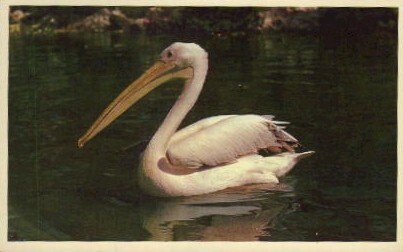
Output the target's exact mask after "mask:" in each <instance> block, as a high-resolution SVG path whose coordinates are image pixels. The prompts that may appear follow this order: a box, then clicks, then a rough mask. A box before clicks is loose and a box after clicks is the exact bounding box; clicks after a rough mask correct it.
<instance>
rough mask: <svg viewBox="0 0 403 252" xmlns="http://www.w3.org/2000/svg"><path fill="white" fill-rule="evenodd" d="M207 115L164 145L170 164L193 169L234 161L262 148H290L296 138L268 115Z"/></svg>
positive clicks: (278, 149) (271, 149)
mask: <svg viewBox="0 0 403 252" xmlns="http://www.w3.org/2000/svg"><path fill="white" fill-rule="evenodd" d="M208 119H209V118H208ZM208 119H204V120H201V121H199V122H197V123H196V124H193V125H191V126H189V127H186V128H184V129H182V130H180V131H178V132H177V133H176V134H175V135H174V136H173V138H172V140H171V141H170V143H169V145H168V149H167V157H168V159H169V160H170V162H171V163H172V164H173V165H175V166H182V167H187V168H193V169H197V168H200V167H203V166H209V167H214V166H218V165H222V164H226V163H232V162H236V160H237V158H239V157H240V156H244V155H248V154H252V153H257V152H258V151H259V150H261V149H266V150H269V151H272V152H273V151H274V152H278V151H281V148H286V149H287V150H289V151H290V150H291V151H292V148H291V147H290V145H289V144H290V143H291V144H295V143H297V142H298V141H297V140H296V139H295V138H294V137H293V136H291V135H290V134H288V133H287V132H285V131H284V130H282V127H279V126H277V125H276V124H275V123H274V121H271V120H269V119H267V117H266V118H265V117H263V116H259V115H231V116H225V117H222V118H219V117H215V119H212V120H210V121H209V120H208ZM205 120H207V121H205ZM199 123H200V125H198V124H199Z"/></svg>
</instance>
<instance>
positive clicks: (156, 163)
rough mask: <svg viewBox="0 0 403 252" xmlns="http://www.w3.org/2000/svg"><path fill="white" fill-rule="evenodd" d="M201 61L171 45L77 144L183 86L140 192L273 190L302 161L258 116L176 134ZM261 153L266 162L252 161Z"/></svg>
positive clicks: (191, 48) (201, 72)
mask: <svg viewBox="0 0 403 252" xmlns="http://www.w3.org/2000/svg"><path fill="white" fill-rule="evenodd" d="M207 70H208V54H207V53H206V51H205V50H204V49H202V48H201V47H200V46H199V45H197V44H194V43H180V42H177V43H174V44H172V45H171V46H169V47H168V48H166V49H165V50H164V51H163V52H162V54H161V59H160V60H158V61H157V62H156V63H155V64H154V65H153V66H152V67H151V68H150V69H148V70H147V71H146V72H145V73H144V74H143V75H142V76H140V77H139V78H138V79H137V80H136V81H134V82H133V83H132V84H130V85H129V86H128V87H127V88H126V89H125V90H124V91H123V92H122V93H121V94H120V95H119V96H118V97H117V98H116V99H115V100H114V101H112V103H111V104H110V105H109V106H108V107H107V108H106V109H105V110H104V111H103V112H102V114H101V115H100V116H99V118H98V119H97V120H96V121H95V122H94V123H93V125H92V126H91V127H90V128H89V129H88V131H87V132H86V133H85V134H84V135H83V136H82V137H81V138H80V139H79V141H78V146H79V147H83V146H84V144H85V143H86V142H87V141H89V140H90V139H91V138H93V137H94V136H95V135H96V134H98V133H99V132H100V131H101V130H103V129H104V128H105V127H106V126H108V125H109V124H110V123H111V122H112V121H113V120H115V119H116V118H117V117H118V116H119V115H121V114H122V113H123V112H124V111H126V110H127V109H128V108H129V107H131V106H132V105H133V104H134V103H136V102H137V101H138V100H140V99H141V98H142V97H144V96H145V95H146V94H147V93H149V92H150V91H152V90H153V89H154V88H156V87H157V86H159V85H161V84H162V83H165V82H167V81H168V80H170V79H173V78H180V79H184V80H185V84H184V88H183V91H182V94H181V95H180V96H179V98H178V99H177V101H176V102H175V104H174V105H173V107H172V108H171V110H170V111H169V113H168V115H167V116H166V118H165V119H164V121H163V123H162V124H161V126H160V127H159V128H158V130H157V132H156V133H155V134H154V136H153V137H152V139H151V141H150V142H149V144H148V146H147V148H146V150H145V151H144V153H143V155H142V158H141V163H140V167H139V169H138V173H139V174H138V175H139V176H138V178H139V181H138V183H139V186H140V187H141V188H142V190H144V192H146V193H147V194H150V195H153V196H160V197H174V196H190V195H198V194H206V193H211V192H215V191H219V190H223V189H225V188H229V187H235V186H241V185H246V184H258V183H279V180H278V178H279V177H281V176H284V175H285V174H287V173H288V172H289V171H290V170H291V169H292V168H293V167H294V165H295V164H296V163H297V162H298V161H299V160H300V159H301V158H303V157H306V156H309V155H311V154H313V151H308V152H303V153H295V151H294V148H295V147H297V146H298V141H297V140H296V139H295V138H294V137H293V136H291V135H290V134H289V133H287V132H286V131H284V127H283V126H280V125H282V124H285V123H286V122H279V121H274V120H273V116H265V115H219V116H213V117H209V118H206V119H202V120H200V121H198V122H196V123H194V124H191V125H189V126H187V127H185V128H183V129H181V130H179V131H178V128H179V126H180V124H181V122H182V120H183V119H184V118H185V116H186V114H187V113H188V112H189V111H190V109H191V108H192V107H193V106H194V104H195V103H196V101H197V98H198V97H199V94H200V92H201V90H202V88H203V84H204V81H205V78H206V75H207ZM261 151H266V152H268V153H272V155H270V156H262V155H260V154H259V153H261Z"/></svg>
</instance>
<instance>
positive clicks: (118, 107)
mask: <svg viewBox="0 0 403 252" xmlns="http://www.w3.org/2000/svg"><path fill="white" fill-rule="evenodd" d="M206 61H207V52H206V51H204V49H203V48H201V47H200V46H199V45H197V44H194V43H181V42H176V43H173V44H172V45H170V46H169V47H167V48H166V49H165V50H164V51H163V52H162V53H161V58H160V59H159V60H157V62H156V63H155V64H154V65H153V66H151V67H150V68H149V69H148V70H147V71H146V72H145V73H144V74H143V75H141V76H140V77H139V78H138V79H137V80H135V81H134V82H133V83H132V84H130V85H129V86H128V87H127V88H126V89H125V90H123V92H122V93H120V94H119V95H118V97H116V98H115V100H113V101H112V103H111V104H110V105H109V106H108V107H107V108H106V109H105V110H104V111H103V112H102V114H101V115H100V116H99V117H98V119H97V120H96V121H95V122H94V123H93V124H92V126H91V127H90V128H89V129H88V130H87V132H86V133H85V134H84V135H83V136H82V137H81V138H80V139H79V140H78V146H79V147H80V148H81V147H83V146H84V144H85V143H86V142H88V141H89V140H90V139H91V138H93V137H94V136H95V135H96V134H98V133H99V132H100V131H101V130H103V129H104V128H105V127H107V126H108V125H109V124H110V123H111V122H113V121H114V120H115V119H116V118H117V117H118V116H120V115H121V114H122V113H123V112H125V111H126V110H127V109H128V108H129V107H131V106H132V105H133V104H135V103H136V102H137V101H139V100H140V99H141V98H142V97H144V96H145V95H146V94H148V93H149V92H151V91H152V90H153V89H155V88H156V87H158V86H159V85H161V84H163V83H165V82H167V81H169V80H171V79H175V78H181V79H189V78H191V77H192V76H193V73H194V71H193V69H194V67H195V66H196V65H197V64H199V63H200V62H206Z"/></svg>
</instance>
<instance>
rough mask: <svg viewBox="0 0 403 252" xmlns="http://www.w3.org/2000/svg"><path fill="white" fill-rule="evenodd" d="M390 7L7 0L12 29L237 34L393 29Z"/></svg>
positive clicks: (394, 18)
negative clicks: (29, 0)
mask: <svg viewBox="0 0 403 252" xmlns="http://www.w3.org/2000/svg"><path fill="white" fill-rule="evenodd" d="M397 12H398V11H397V9H391V8H361V9H360V8H291V7H290V8H230V7H227V8H225V7H204V8H198V7H177V8H163V7H138V8H131V7H90V6H89V7H81V6H80V7H68V6H51V7H33V6H12V7H11V9H10V24H11V27H10V29H11V31H13V32H31V33H47V32H72V31H85V32H88V31H92V32H103V31H120V32H127V33H138V32H141V31H145V32H147V33H150V34H158V33H185V32H186V33H193V34H197V36H200V35H213V36H237V35H238V36H239V35H245V34H251V33H257V32H271V31H288V32H302V33H313V34H318V33H320V34H323V33H325V34H327V33H331V34H338V35H347V36H357V35H362V34H370V33H372V32H381V33H396V32H397Z"/></svg>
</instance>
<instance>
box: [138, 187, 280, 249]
mask: <svg viewBox="0 0 403 252" xmlns="http://www.w3.org/2000/svg"><path fill="white" fill-rule="evenodd" d="M276 187H277V186H271V185H249V186H242V187H238V188H231V189H226V190H224V191H221V192H216V193H213V194H206V195H199V196H193V197H188V198H179V199H167V200H160V201H158V202H157V203H156V204H155V205H154V206H153V210H151V211H150V209H147V213H145V214H144V216H143V218H144V222H143V227H144V228H145V229H146V230H147V231H148V232H149V233H150V237H149V238H148V239H149V240H154V241H157V240H158V241H172V240H207V241H215V240H216V241H253V240H258V239H259V237H262V236H268V235H269V233H268V231H267V229H268V228H269V227H270V225H272V223H273V220H274V219H275V218H276V216H277V215H278V214H280V213H281V212H282V211H283V210H284V209H286V208H287V204H284V203H279V202H276V200H275V197H274V195H273V194H272V193H271V192H269V191H266V190H278V189H281V188H278V187H277V188H276ZM263 200H264V201H265V204H268V205H269V207H265V208H262V202H261V201H263ZM202 218H205V219H206V220H205V221H199V222H198V224H192V222H194V221H195V220H197V219H198V220H200V219H202ZM181 229H182V230H184V231H183V232H181V231H180V230H181Z"/></svg>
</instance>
